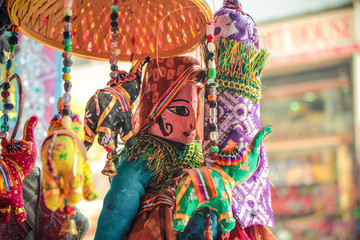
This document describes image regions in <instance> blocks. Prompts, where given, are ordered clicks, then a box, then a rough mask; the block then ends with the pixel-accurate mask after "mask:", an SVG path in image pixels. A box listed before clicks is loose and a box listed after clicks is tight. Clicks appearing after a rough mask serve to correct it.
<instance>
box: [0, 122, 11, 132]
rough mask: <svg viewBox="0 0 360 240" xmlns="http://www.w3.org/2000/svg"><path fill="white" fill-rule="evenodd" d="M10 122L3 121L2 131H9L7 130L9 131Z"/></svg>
mask: <svg viewBox="0 0 360 240" xmlns="http://www.w3.org/2000/svg"><path fill="white" fill-rule="evenodd" d="M9 128H10V127H9V124H8V123H7V122H3V123H1V131H2V132H7V131H9Z"/></svg>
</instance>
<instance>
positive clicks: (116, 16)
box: [110, 12, 119, 21]
mask: <svg viewBox="0 0 360 240" xmlns="http://www.w3.org/2000/svg"><path fill="white" fill-rule="evenodd" d="M118 16H119V15H118V13H117V12H112V13H111V14H110V18H111V20H113V21H115V20H116V19H118Z"/></svg>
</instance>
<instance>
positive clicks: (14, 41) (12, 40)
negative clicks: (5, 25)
mask: <svg viewBox="0 0 360 240" xmlns="http://www.w3.org/2000/svg"><path fill="white" fill-rule="evenodd" d="M9 44H11V45H17V44H18V38H17V37H16V36H11V37H9Z"/></svg>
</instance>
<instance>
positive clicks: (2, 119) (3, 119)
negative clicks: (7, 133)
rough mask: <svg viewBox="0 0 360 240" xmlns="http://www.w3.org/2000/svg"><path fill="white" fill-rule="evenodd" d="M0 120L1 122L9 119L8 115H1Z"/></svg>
mask: <svg viewBox="0 0 360 240" xmlns="http://www.w3.org/2000/svg"><path fill="white" fill-rule="evenodd" d="M1 121H2V122H8V121H9V116H8V115H2V117H1Z"/></svg>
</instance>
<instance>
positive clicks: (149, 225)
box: [125, 189, 176, 240]
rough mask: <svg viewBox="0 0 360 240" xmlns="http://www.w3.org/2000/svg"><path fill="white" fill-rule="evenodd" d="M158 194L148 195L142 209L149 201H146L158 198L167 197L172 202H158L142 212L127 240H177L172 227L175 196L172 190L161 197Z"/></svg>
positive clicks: (166, 190) (150, 193) (144, 199)
mask: <svg viewBox="0 0 360 240" xmlns="http://www.w3.org/2000/svg"><path fill="white" fill-rule="evenodd" d="M158 194H159V193H158V192H151V191H149V193H146V194H145V195H144V196H143V197H142V199H143V201H142V203H141V204H140V208H142V206H143V205H144V204H145V205H146V203H147V202H148V201H149V200H146V199H156V198H158V197H166V198H167V199H171V200H172V202H171V203H170V202H158V203H157V204H154V205H153V206H152V207H151V208H146V211H142V212H140V213H139V214H138V215H137V216H136V218H135V220H134V223H133V226H132V228H131V230H130V232H129V233H128V234H127V237H125V239H126V240H138V239H156V240H175V239H176V237H175V231H174V228H173V226H172V219H173V217H172V216H173V207H174V201H175V199H174V198H175V196H174V192H173V191H171V190H170V189H165V191H164V193H162V194H161V196H159V195H158Z"/></svg>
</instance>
